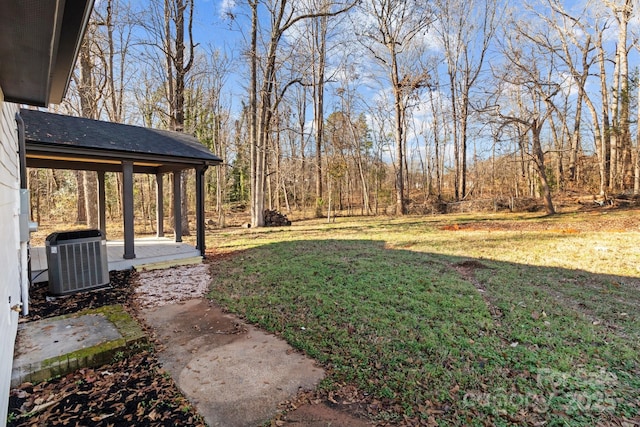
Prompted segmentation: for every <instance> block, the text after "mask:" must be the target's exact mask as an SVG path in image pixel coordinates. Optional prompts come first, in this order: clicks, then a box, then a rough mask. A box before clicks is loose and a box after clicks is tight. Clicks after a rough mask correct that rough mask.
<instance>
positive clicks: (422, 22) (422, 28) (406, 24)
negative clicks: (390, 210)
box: [360, 0, 434, 215]
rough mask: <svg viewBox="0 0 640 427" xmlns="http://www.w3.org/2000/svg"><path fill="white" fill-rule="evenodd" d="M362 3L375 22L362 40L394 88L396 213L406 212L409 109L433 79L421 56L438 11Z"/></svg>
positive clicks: (393, 1) (399, 0)
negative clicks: (434, 13)
mask: <svg viewBox="0 0 640 427" xmlns="http://www.w3.org/2000/svg"><path fill="white" fill-rule="evenodd" d="M360 7H361V12H362V13H363V14H364V15H365V16H366V17H367V18H366V19H363V21H365V22H373V23H372V24H371V25H368V26H367V27H365V28H363V30H362V37H361V43H362V44H363V46H364V47H365V48H366V49H367V50H368V51H369V53H370V54H371V57H372V58H373V59H374V60H375V61H376V62H377V64H378V65H379V66H381V67H382V68H383V69H384V70H385V72H386V73H387V76H388V79H389V83H390V86H391V90H392V92H393V105H394V108H393V111H394V138H395V173H396V180H395V187H396V214H397V215H404V214H405V213H406V206H405V203H406V200H405V179H406V174H405V170H406V162H405V150H406V139H407V135H406V128H407V121H406V112H407V108H408V106H409V100H410V97H411V96H412V95H414V94H415V93H416V91H418V90H419V89H421V88H424V87H425V86H426V84H427V82H428V79H429V76H428V74H427V72H426V71H425V70H424V69H423V68H422V63H421V57H422V54H423V52H424V38H423V37H424V35H425V32H426V30H427V28H429V26H430V25H431V23H432V22H433V21H434V15H433V11H432V10H431V8H430V7H429V5H428V4H427V3H421V2H407V1H403V0H372V1H370V2H365V3H362V4H361V5H360Z"/></svg>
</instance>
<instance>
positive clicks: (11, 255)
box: [0, 88, 24, 426]
mask: <svg viewBox="0 0 640 427" xmlns="http://www.w3.org/2000/svg"><path fill="white" fill-rule="evenodd" d="M18 111H19V110H18V106H17V105H16V104H13V103H10V102H4V95H3V93H2V88H0V239H2V241H0V425H2V426H4V425H6V420H7V407H8V403H9V389H10V383H11V369H12V366H13V349H14V344H15V340H16V332H17V328H18V313H17V312H16V311H13V310H11V307H12V306H15V305H16V304H19V302H20V281H21V280H22V277H21V272H22V268H21V260H22V253H21V249H20V248H21V244H20V236H19V217H18V215H19V209H20V199H19V197H20V191H19V189H20V162H19V158H18V132H17V124H16V120H15V115H16V113H17V112H18ZM22 246H23V249H24V245H22Z"/></svg>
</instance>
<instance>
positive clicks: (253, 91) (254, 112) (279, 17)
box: [249, 0, 353, 227]
mask: <svg viewBox="0 0 640 427" xmlns="http://www.w3.org/2000/svg"><path fill="white" fill-rule="evenodd" d="M265 3H266V11H267V13H268V22H269V26H268V30H267V32H268V35H267V36H266V44H265V48H264V50H265V52H264V54H263V55H260V57H261V58H262V59H263V61H262V63H261V64H260V65H261V69H262V74H261V76H260V89H259V91H258V73H257V68H258V58H259V52H258V43H257V38H258V32H259V29H260V20H259V19H258V6H259V4H261V3H260V2H259V0H249V6H250V8H251V22H252V23H251V45H250V53H249V56H250V61H251V63H250V90H249V97H250V100H249V109H250V111H251V112H250V117H251V135H250V136H251V147H252V148H251V150H252V153H251V190H252V193H251V224H252V226H254V227H261V226H264V206H265V184H266V175H267V163H266V162H267V150H268V144H269V137H270V134H271V128H272V124H273V123H272V119H273V117H274V113H275V111H276V110H277V107H278V104H279V102H280V101H281V100H282V97H283V96H284V93H285V92H286V91H287V89H288V88H289V87H290V86H291V85H292V84H295V83H297V82H299V81H300V79H295V78H294V79H292V80H290V81H289V82H286V83H283V84H278V75H277V71H278V61H277V57H278V48H279V46H280V43H281V41H282V38H283V36H284V34H285V33H286V32H287V31H289V30H290V29H292V28H293V27H294V26H295V25H296V24H298V23H299V22H301V21H303V20H305V19H313V18H318V17H321V16H329V17H331V16H336V15H339V14H340V13H343V12H345V11H347V10H349V9H350V8H351V7H352V6H353V3H344V2H333V3H332V4H331V5H329V6H327V7H326V8H325V9H322V10H316V9H315V8H313V7H311V8H309V7H308V5H304V4H303V3H301V2H300V3H289V2H288V1H287V0H269V1H266V2H265ZM278 88H279V90H277V89H278ZM254 127H255V129H254Z"/></svg>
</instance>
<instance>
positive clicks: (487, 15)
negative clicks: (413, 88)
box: [436, 0, 502, 200]
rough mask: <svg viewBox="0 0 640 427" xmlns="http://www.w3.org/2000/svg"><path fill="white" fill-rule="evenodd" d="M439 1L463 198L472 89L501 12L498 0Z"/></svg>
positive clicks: (458, 182)
mask: <svg viewBox="0 0 640 427" xmlns="http://www.w3.org/2000/svg"><path fill="white" fill-rule="evenodd" d="M436 5H437V6H436V7H437V8H438V13H437V16H438V23H437V25H436V28H437V31H438V33H439V34H440V37H441V38H442V42H443V46H444V52H445V58H446V64H447V74H448V76H449V92H450V97H451V99H450V101H451V113H452V117H451V121H452V130H453V144H454V146H453V149H454V156H455V198H456V200H460V199H464V198H465V197H466V195H467V141H468V125H469V116H470V113H471V111H470V109H471V91H472V89H473V88H474V86H475V85H476V83H477V81H478V77H479V76H480V73H481V71H482V69H483V66H484V63H485V58H486V55H487V52H488V50H489V47H490V43H491V41H492V39H493V37H494V36H495V32H496V28H497V26H498V24H499V20H500V19H501V14H502V13H501V10H499V9H500V8H501V5H500V4H499V2H498V0H471V1H470V0H438V1H436Z"/></svg>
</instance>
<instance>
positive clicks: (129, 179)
mask: <svg viewBox="0 0 640 427" xmlns="http://www.w3.org/2000/svg"><path fill="white" fill-rule="evenodd" d="M122 193H123V194H122V216H123V217H124V255H123V258H124V259H133V258H135V257H136V253H135V249H134V230H133V162H132V161H129V160H123V161H122Z"/></svg>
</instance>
